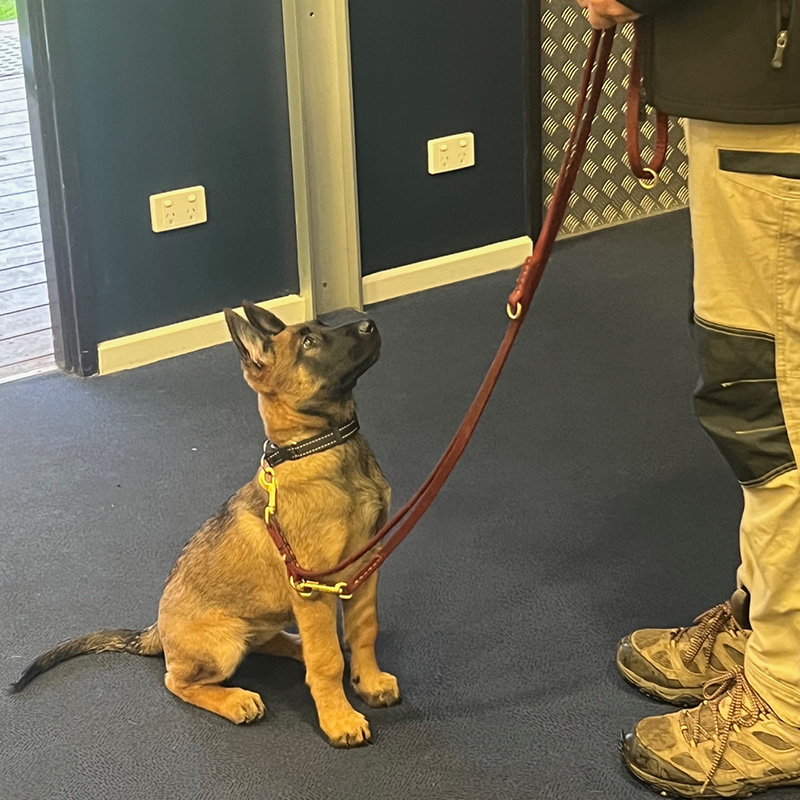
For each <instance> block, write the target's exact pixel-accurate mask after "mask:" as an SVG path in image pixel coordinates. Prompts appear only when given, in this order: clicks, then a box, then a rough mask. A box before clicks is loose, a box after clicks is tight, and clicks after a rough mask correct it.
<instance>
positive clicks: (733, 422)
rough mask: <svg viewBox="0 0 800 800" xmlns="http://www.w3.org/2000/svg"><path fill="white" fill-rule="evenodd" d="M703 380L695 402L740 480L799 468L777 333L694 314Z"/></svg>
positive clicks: (757, 480)
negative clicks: (782, 391) (780, 378)
mask: <svg viewBox="0 0 800 800" xmlns="http://www.w3.org/2000/svg"><path fill="white" fill-rule="evenodd" d="M693 321H694V325H693V326H692V327H693V332H694V337H695V341H696V343H697V350H698V354H699V358H700V376H701V377H700V381H699V383H698V386H697V389H696V390H695V394H694V407H695V412H696V414H697V417H698V419H699V420H700V424H701V425H702V426H703V427H704V428H705V430H706V431H707V432H708V433H709V435H710V436H711V438H712V439H713V440H714V443H715V444H716V445H717V447H718V448H719V450H720V452H721V453H722V455H723V456H724V457H725V459H726V460H727V461H728V463H729V464H730V466H731V467H732V469H733V471H734V473H735V474H736V477H737V478H738V480H739V482H740V483H742V484H743V485H745V486H758V485H760V484H763V483H766V482H767V481H769V480H771V479H772V478H775V477H777V476H778V475H781V474H783V473H784V472H788V471H789V470H792V469H796V467H797V465H796V463H795V457H794V453H793V451H792V446H791V443H790V441H789V435H788V433H787V432H786V423H785V420H784V416H783V409H782V408H781V400H780V395H779V392H778V382H777V376H776V372H775V337H774V336H772V335H771V334H768V333H762V332H759V331H752V330H745V329H742V328H731V327H728V326H724V325H718V324H716V323H713V322H708V321H707V320H704V319H701V318H699V317H698V316H697V315H695V316H694V319H693Z"/></svg>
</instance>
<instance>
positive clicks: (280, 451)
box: [264, 417, 361, 467]
mask: <svg viewBox="0 0 800 800" xmlns="http://www.w3.org/2000/svg"><path fill="white" fill-rule="evenodd" d="M360 427H361V426H360V425H359V424H358V417H353V419H351V420H350V421H349V422H345V424H344V425H342V426H340V427H338V428H332V429H331V430H329V431H327V432H326V433H322V434H320V435H319V436H315V437H314V438H313V439H306V440H304V441H302V442H297V444H290V445H287V446H286V447H278V446H277V445H276V444H275V443H274V442H271V441H270V440H269V439H267V440H266V441H265V442H264V461H266V463H267V464H268V465H269V466H270V467H277V466H278V464H283V462H284V461H297V459H298V458H304V457H305V456H310V455H312V454H313V453H321V452H323V451H324V450H330V449H331V448H332V447H338V446H339V445H340V444H344V443H345V442H346V441H347V440H348V439H350V438H351V437H353V436H355V435H356V434H357V433H358V431H359V428H360Z"/></svg>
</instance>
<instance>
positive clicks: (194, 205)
mask: <svg viewBox="0 0 800 800" xmlns="http://www.w3.org/2000/svg"><path fill="white" fill-rule="evenodd" d="M207 219H208V214H207V212H206V190H205V188H204V187H202V186H190V187H189V188H188V189H175V190H174V191H171V192H161V194H153V195H150V221H151V223H152V225H153V231H155V233H162V232H163V231H171V230H174V229H175V228H187V227H189V225H200V224H201V223H203V222H205V221H206V220H207Z"/></svg>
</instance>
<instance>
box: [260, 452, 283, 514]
mask: <svg viewBox="0 0 800 800" xmlns="http://www.w3.org/2000/svg"><path fill="white" fill-rule="evenodd" d="M258 483H259V485H260V486H261V488H262V489H263V490H264V491H265V492H266V493H267V507H266V508H265V509H264V520H265V521H266V522H269V521H270V518H271V517H272V516H273V515H274V514H275V511H276V509H277V507H278V481H277V479H276V477H275V470H274V469H272V467H271V466H269V464H267V463H266V461H262V462H261V471H260V472H259V473H258Z"/></svg>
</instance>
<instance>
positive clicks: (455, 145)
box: [428, 133, 475, 175]
mask: <svg viewBox="0 0 800 800" xmlns="http://www.w3.org/2000/svg"><path fill="white" fill-rule="evenodd" d="M473 166H475V134H473V133H457V134H455V135H454V136H442V137H441V138H439V139H431V140H430V141H429V142H428V172H429V173H430V174H431V175H438V174H439V173H440V172H452V171H453V170H456V169H466V168H467V167H473Z"/></svg>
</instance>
